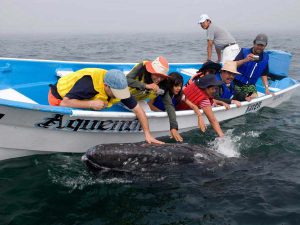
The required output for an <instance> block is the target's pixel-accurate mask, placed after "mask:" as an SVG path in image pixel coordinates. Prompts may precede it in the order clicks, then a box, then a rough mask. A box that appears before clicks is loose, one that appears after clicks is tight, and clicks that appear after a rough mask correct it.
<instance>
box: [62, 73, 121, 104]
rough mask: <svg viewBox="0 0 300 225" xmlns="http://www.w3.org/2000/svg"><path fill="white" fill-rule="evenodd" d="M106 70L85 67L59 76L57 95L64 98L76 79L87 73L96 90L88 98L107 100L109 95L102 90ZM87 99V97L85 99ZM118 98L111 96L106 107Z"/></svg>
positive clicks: (117, 100)
mask: <svg viewBox="0 0 300 225" xmlns="http://www.w3.org/2000/svg"><path fill="white" fill-rule="evenodd" d="M106 72H107V71H106V70H103V69H98V68H86V69H81V70H78V71H76V72H74V73H70V74H68V75H66V76H64V77H62V78H60V79H59V80H58V82H57V85H56V87H57V92H58V93H59V95H60V96H61V97H62V98H64V97H65V96H66V94H67V93H69V91H70V90H71V89H72V88H73V86H74V85H75V84H76V82H77V81H78V80H80V79H81V78H82V77H83V76H86V75H89V76H91V78H92V81H93V85H94V89H95V90H96V91H97V92H98V94H97V95H95V96H94V97H93V98H91V99H89V100H96V99H97V100H98V99H99V100H102V101H107V100H108V99H109V97H108V96H107V94H106V92H105V90H104V77H105V74H106ZM87 100H88V99H87ZM119 101H120V99H116V98H111V99H110V100H109V101H108V105H107V107H111V106H112V105H113V104H115V103H117V102H119Z"/></svg>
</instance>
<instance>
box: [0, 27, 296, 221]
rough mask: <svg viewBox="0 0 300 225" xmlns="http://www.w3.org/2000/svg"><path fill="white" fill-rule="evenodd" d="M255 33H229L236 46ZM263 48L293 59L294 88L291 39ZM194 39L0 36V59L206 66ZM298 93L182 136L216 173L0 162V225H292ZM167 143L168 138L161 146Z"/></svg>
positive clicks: (61, 159)
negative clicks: (135, 173) (124, 172)
mask: <svg viewBox="0 0 300 225" xmlns="http://www.w3.org/2000/svg"><path fill="white" fill-rule="evenodd" d="M255 35H256V32H249V33H234V36H235V37H236V39H237V41H238V42H239V43H240V46H242V47H248V46H251V44H252V41H253V39H254V37H255ZM269 38H270V40H269V46H268V49H282V50H285V51H288V52H291V53H292V54H293V59H292V64H291V67H290V76H291V77H293V78H295V79H300V76H299V73H298V71H299V70H300V63H299V62H300V46H299V44H298V42H297V41H296V40H298V39H299V38H300V35H299V34H286V33H276V32H273V33H270V34H269ZM205 44H206V43H205V35H204V33H202V32H200V31H199V32H195V33H189V34H186V33H177V34H89V35H88V34H86V35H40V36H33V35H32V36H30V35H28V36H22V35H15V36H12V35H7V36H2V37H0V53H1V57H15V58H18V57H20V58H38V59H55V60H79V61H98V62H100V61H101V62H138V61H140V60H143V59H153V58H155V57H156V56H158V55H164V56H165V57H166V58H168V59H169V61H170V62H198V61H202V60H204V59H205V58H206V50H205V49H206V48H205ZM299 97H300V90H298V91H297V92H296V93H295V95H294V96H293V97H292V98H291V99H290V100H289V101H287V102H285V103H283V104H282V105H280V106H279V107H277V108H275V109H270V108H264V109H262V110H260V111H259V112H258V113H254V114H248V115H245V116H242V117H239V118H235V119H232V120H229V121H226V122H224V123H222V124H221V126H222V128H223V130H224V131H225V133H226V137H225V138H224V139H222V140H220V139H215V138H216V136H215V133H214V132H213V131H212V129H211V128H210V129H209V130H208V132H207V133H206V134H200V133H199V132H198V131H197V130H194V131H191V132H187V133H184V135H183V136H184V139H185V142H186V143H189V144H196V145H198V146H202V147H203V148H206V149H209V150H210V151H216V152H219V153H222V154H224V155H225V156H226V160H224V162H223V163H220V164H217V165H207V167H206V166H205V165H204V166H203V165H201V166H199V165H197V164H189V165H178V166H173V167H170V168H168V169H167V170H163V171H159V173H158V174H148V177H147V178H146V179H145V178H144V177H143V176H141V177H134V178H133V177H131V176H126V177H116V176H113V175H111V176H100V177H95V176H93V175H92V174H90V173H89V172H88V171H87V170H86V167H85V166H84V164H83V163H82V162H81V160H80V158H81V154H51V155H42V156H41V155H39V156H30V157H24V158H18V159H12V160H6V161H2V162H0V224H10V225H17V224H22V225H27V224H28V225H33V224H56V225H62V224H66V225H67V224H68V225H69V224H86V225H92V224H123V225H130V224H137V225H143V224H145V225H146V224H147V225H148V224H153V225H157V224H164V225H167V224H168V225H171V224H172V225H179V224H209V225H212V224H218V225H220V224H224V225H225V224H226V225H229V224H230V225H237V224H243V225H248V224H249V225H250V224H251V225H252V224H266V225H267V224H278V225H279V224H280V225H288V224H294V225H296V224H300V135H299V134H300V106H299V101H298V100H297V99H299ZM163 140H165V141H169V139H168V138H163ZM0 141H1V140H0Z"/></svg>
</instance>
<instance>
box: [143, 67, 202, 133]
mask: <svg viewBox="0 0 300 225" xmlns="http://www.w3.org/2000/svg"><path fill="white" fill-rule="evenodd" d="M166 82H167V83H166V86H167V88H166V90H167V92H168V93H166V94H169V95H170V97H171V99H172V103H173V105H174V107H175V108H176V106H177V105H178V104H179V103H180V102H182V101H183V102H184V103H185V104H186V105H187V106H188V107H189V108H191V109H193V110H194V111H195V114H196V115H197V117H198V127H199V128H200V130H201V131H202V132H205V130H206V126H205V124H204V120H203V117H202V114H201V112H200V110H199V108H198V107H197V106H196V105H194V104H193V103H192V102H191V101H189V100H188V99H186V98H185V97H184V96H183V91H182V86H183V78H182V76H181V75H180V74H179V73H177V72H173V73H170V74H169V79H168V80H167V81H166ZM148 104H149V107H150V108H151V110H152V111H165V107H164V104H163V102H162V97H161V96H158V97H157V98H155V99H152V100H150V101H149V103H148Z"/></svg>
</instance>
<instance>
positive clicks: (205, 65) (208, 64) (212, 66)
mask: <svg viewBox="0 0 300 225" xmlns="http://www.w3.org/2000/svg"><path fill="white" fill-rule="evenodd" d="M221 67H222V66H221V64H220V63H215V62H213V61H207V62H205V63H203V65H202V67H201V68H200V69H199V70H198V72H203V71H205V70H209V69H213V70H216V72H218V71H220V69H221Z"/></svg>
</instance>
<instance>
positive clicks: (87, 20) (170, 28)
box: [0, 0, 300, 34]
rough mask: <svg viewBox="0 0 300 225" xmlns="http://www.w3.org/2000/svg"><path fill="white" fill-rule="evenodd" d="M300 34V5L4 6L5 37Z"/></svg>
mask: <svg viewBox="0 0 300 225" xmlns="http://www.w3.org/2000/svg"><path fill="white" fill-rule="evenodd" d="M202 13H207V14H208V15H209V16H210V17H211V18H212V21H213V22H215V23H217V24H219V25H221V26H224V27H226V28H227V29H228V30H229V31H239V30H243V31H247V30H249V31H252V30H259V31H272V30H273V31H284V30H296V32H297V31H299V30H300V0H250V1H245V0H205V1H203V0H0V34H7V33H20V34H23V33H25V34H28V33H29V34H32V33H102V32H104V33H110V32H120V33H122V32H126V33H128V32H193V31H198V29H199V26H198V25H197V20H198V19H199V16H200V14H202Z"/></svg>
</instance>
